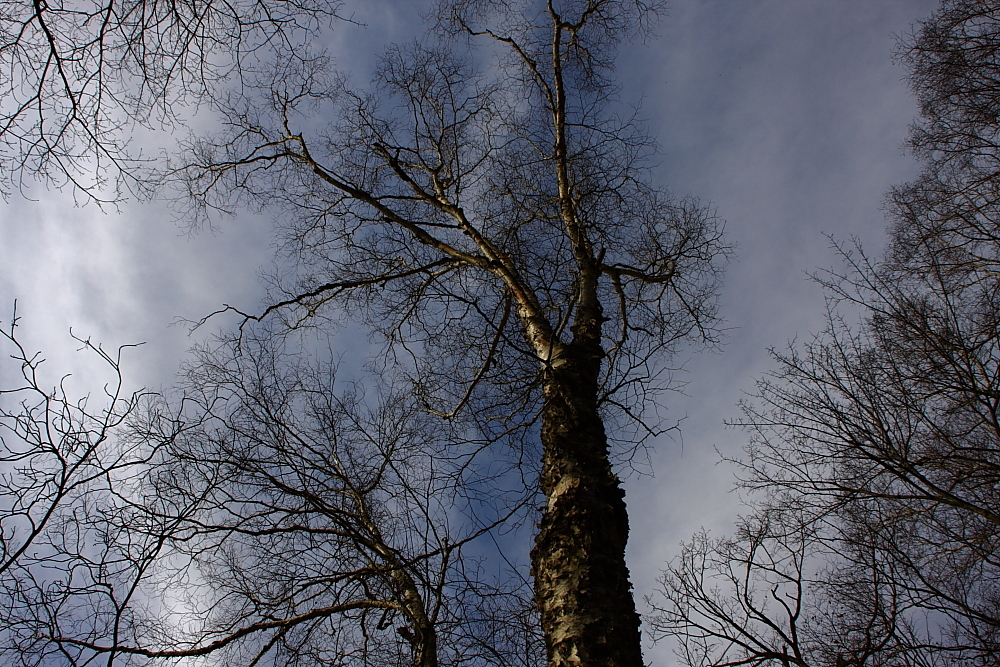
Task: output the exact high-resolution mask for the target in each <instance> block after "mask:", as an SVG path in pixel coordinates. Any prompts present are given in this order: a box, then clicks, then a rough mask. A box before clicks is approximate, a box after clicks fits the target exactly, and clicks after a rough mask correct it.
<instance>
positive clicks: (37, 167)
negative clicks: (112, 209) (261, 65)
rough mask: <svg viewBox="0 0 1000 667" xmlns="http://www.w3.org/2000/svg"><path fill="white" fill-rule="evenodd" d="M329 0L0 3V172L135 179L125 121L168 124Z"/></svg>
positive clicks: (309, 26) (51, 180)
mask: <svg viewBox="0 0 1000 667" xmlns="http://www.w3.org/2000/svg"><path fill="white" fill-rule="evenodd" d="M339 4H340V3H339V2H336V1H334V2H329V1H327V0H302V1H298V0H293V1H291V2H289V1H286V0H282V1H280V2H278V1H274V0H245V1H244V0H238V1H236V2H217V1H213V0H181V1H179V2H154V1H151V0H126V1H125V2H111V1H102V0H65V1H61V0H60V1H56V2H44V1H42V0H38V1H35V2H25V1H23V0H4V1H3V2H0V69H2V70H3V72H4V76H3V78H2V80H0V177H2V178H3V180H4V181H7V182H8V183H9V184H10V185H12V186H13V187H14V188H15V189H17V188H20V187H21V186H22V185H23V184H24V180H25V178H36V179H38V180H40V181H42V182H43V183H45V184H47V185H55V186H57V187H63V186H65V185H71V186H72V187H73V189H74V192H75V193H77V194H83V195H84V196H86V197H93V198H99V197H101V196H103V195H102V190H104V191H105V192H110V193H112V194H114V192H116V191H118V190H120V188H121V187H123V186H126V185H127V186H129V187H134V186H140V187H142V186H144V183H142V182H141V181H137V180H135V175H136V170H137V169H138V167H140V166H142V164H143V162H144V160H145V158H147V157H148V156H143V155H142V154H141V153H139V152H137V151H130V150H129V143H130V141H129V138H130V135H132V134H133V133H134V130H135V129H136V128H137V127H146V128H153V127H157V126H171V125H173V124H174V123H175V122H176V121H177V120H178V116H177V114H176V110H177V108H179V107H184V106H186V105H187V104H189V103H197V102H198V101H199V100H202V101H204V100H205V99H207V98H209V97H210V94H211V93H212V92H213V90H214V88H216V87H217V86H218V85H219V84H220V83H222V82H224V81H225V80H226V79H227V78H229V77H231V76H233V75H236V76H239V74H240V72H241V70H242V68H244V67H246V66H249V67H253V66H254V65H255V63H257V62H259V61H260V60H264V61H266V60H267V59H268V58H270V57H271V56H272V55H273V54H275V53H282V54H286V55H287V54H289V53H294V51H295V49H296V48H297V47H298V46H299V45H300V43H302V42H303V41H304V40H306V39H307V38H308V37H310V36H312V35H314V33H315V31H316V29H317V28H319V27H321V26H322V25H323V24H324V23H326V22H328V21H329V20H330V19H331V18H332V17H334V16H335V11H336V9H337V8H338V6H339ZM109 180H110V181H111V182H110V183H109ZM106 186H111V188H110V189H106ZM4 191H5V189H3V188H0V192H4Z"/></svg>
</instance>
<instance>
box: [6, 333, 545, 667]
mask: <svg viewBox="0 0 1000 667" xmlns="http://www.w3.org/2000/svg"><path fill="white" fill-rule="evenodd" d="M258 333H261V335H260V336H251V335H249V333H248V332H246V331H245V332H244V335H243V336H242V337H241V339H240V347H239V350H238V351H234V348H233V346H232V345H231V344H230V343H227V342H221V343H220V344H218V345H217V347H216V348H215V349H213V350H211V351H209V350H207V349H205V350H202V352H201V354H200V357H199V358H198V359H197V360H196V362H194V363H193V364H192V366H191V368H190V371H189V373H188V376H187V385H186V389H185V391H184V393H183V396H182V398H181V399H180V403H179V405H178V404H176V403H175V404H171V403H170V402H168V401H167V400H166V399H165V398H164V397H163V396H153V395H147V400H145V401H143V402H142V403H141V404H140V403H138V402H137V401H135V400H133V401H132V402H130V403H128V404H126V405H125V406H123V405H122V404H121V403H120V402H118V401H115V400H112V401H111V405H112V406H115V407H116V411H115V412H111V411H105V412H103V413H99V414H102V415H105V416H106V415H108V414H112V415H114V416H115V419H114V421H111V420H110V418H105V419H103V420H101V421H99V422H93V421H82V422H81V421H80V419H74V421H73V422H72V424H70V423H68V422H65V417H60V418H59V419H60V420H61V421H58V423H57V425H58V428H59V429H61V430H59V431H58V433H60V434H62V436H61V439H60V441H59V442H58V443H54V444H48V445H46V444H45V443H43V442H39V438H38V437H37V435H34V434H36V433H37V432H39V431H43V430H44V429H45V427H46V426H49V425H50V424H49V422H46V421H43V420H42V418H41V416H40V415H39V413H38V411H37V409H36V408H35V407H34V406H33V405H29V404H28V403H22V404H21V405H22V409H21V411H19V412H12V411H9V410H8V411H5V412H4V414H3V415H2V421H0V424H2V425H3V426H4V427H6V428H8V429H9V430H10V432H11V434H12V435H14V436H17V437H16V439H15V438H5V441H4V443H3V444H4V453H5V456H6V459H5V461H8V462H10V461H14V460H15V458H16V461H17V463H18V467H17V468H16V470H15V472H14V474H9V475H7V477H6V478H5V481H6V482H7V487H6V488H8V489H9V490H10V491H11V494H10V495H13V494H17V495H13V498H7V497H6V496H5V505H4V506H3V508H2V509H3V512H4V513H3V515H2V516H0V518H2V521H3V524H2V525H3V528H4V539H5V541H4V545H5V547H9V546H10V545H13V546H14V547H17V549H16V552H15V549H14V548H6V551H5V554H4V555H5V568H4V570H3V572H2V576H3V583H4V593H3V603H4V604H3V609H4V611H3V614H4V616H3V621H4V625H5V627H4V629H3V630H0V640H2V644H0V659H2V660H3V662H4V664H25V665H43V664H71V665H77V664H80V665H82V664H90V663H93V662H95V661H101V662H106V664H108V665H112V664H150V663H156V662H169V663H171V664H173V663H175V662H176V661H177V660H180V659H184V658H188V659H196V658H199V657H204V656H210V657H211V659H212V660H222V661H224V662H225V663H226V664H246V665H258V664H272V665H296V664H303V663H310V664H315V663H317V662H318V663H321V664H325V663H328V662H331V661H332V662H336V663H337V664H357V665H375V664H377V665H386V664H389V665H397V664H398V665H406V664H412V665H418V666H419V667H431V666H436V665H438V664H455V665H457V664H476V665H523V666H524V667H533V666H534V665H537V664H540V661H541V643H540V635H539V633H538V631H537V628H536V623H537V620H536V617H535V614H534V613H533V612H532V610H531V605H530V602H529V598H530V596H528V595H526V594H525V592H526V590H527V589H526V588H525V585H524V584H523V583H518V582H525V579H523V574H522V578H521V579H518V578H517V577H507V578H503V579H501V578H498V577H497V576H495V575H490V574H488V573H487V572H485V571H484V570H483V569H482V568H481V567H479V566H478V565H477V563H476V561H475V559H473V558H469V557H466V556H465V554H464V550H465V549H466V548H467V547H468V545H469V544H470V543H471V542H472V541H473V540H476V539H477V538H480V537H482V536H484V535H486V534H487V533H490V531H493V530H494V529H495V528H496V527H497V526H498V525H500V524H504V523H505V522H507V521H508V520H509V518H510V517H511V516H513V515H518V516H521V515H524V511H523V509H524V505H525V502H526V501H528V500H530V499H531V497H530V495H529V496H527V497H525V495H524V493H520V494H516V493H515V494H510V493H506V494H505V493H504V492H503V487H502V485H500V486H498V485H497V484H495V482H496V478H495V474H496V466H495V465H492V466H491V469H490V470H489V471H484V470H481V469H480V468H479V466H478V465H477V463H476V461H474V460H473V459H474V458H475V457H474V453H475V451H476V449H477V448H478V447H477V443H470V444H468V446H467V447H466V448H465V450H464V452H463V450H462V448H461V446H460V445H461V440H460V438H459V437H458V434H456V433H454V432H450V429H449V428H447V425H446V424H444V423H442V422H441V421H440V420H439V419H437V418H431V417H429V416H428V415H427V414H426V413H424V412H422V411H421V410H419V409H417V408H418V406H417V405H415V403H414V401H413V400H412V398H411V399H409V400H407V398H406V397H405V396H400V395H399V394H398V393H393V392H390V391H383V392H382V393H381V394H380V398H379V399H378V401H377V402H373V401H369V402H368V405H367V406H366V404H365V401H364V400H363V396H362V395H361V393H360V392H361V389H360V387H358V386H355V387H354V388H353V389H348V390H346V391H345V390H342V389H340V388H338V387H337V386H335V368H334V367H333V366H331V365H329V364H324V363H319V362H317V361H315V358H312V359H310V357H309V356H308V355H306V354H303V353H301V352H297V353H292V352H290V351H289V348H287V347H285V346H284V343H286V342H287V341H286V339H285V338H283V337H281V336H273V335H271V334H272V332H258ZM10 342H11V343H14V344H15V348H16V349H18V350H20V349H21V348H20V347H19V346H17V345H16V342H15V340H14V339H13V338H11V339H10ZM292 347H296V348H297V347H299V346H298V345H293V346H292ZM104 358H105V360H106V361H108V363H109V364H112V368H113V369H114V370H115V371H117V361H116V360H114V359H111V358H110V357H107V356H106V355H105V357H104ZM35 367H36V365H35V364H33V363H32V364H29V365H27V366H26V368H29V369H31V370H32V371H33V369H34V368H35ZM26 377H28V383H27V385H26V388H19V389H17V391H19V392H25V391H29V392H32V393H35V394H39V393H40V392H39V389H38V383H37V381H36V380H35V379H34V376H33V375H31V374H26ZM41 395H42V396H43V397H44V400H43V404H52V403H53V402H54V403H55V405H56V406H57V407H58V408H59V410H60V412H59V414H60V415H62V414H63V413H73V411H75V410H78V408H76V407H74V406H72V405H71V404H69V403H68V402H67V401H65V400H64V399H57V398H53V397H51V396H45V395H44V393H42V394H41ZM123 407H127V408H128V410H124V411H123ZM126 418H128V421H127V422H126V421H125V419H126ZM90 419H91V420H92V419H93V418H90ZM80 442H84V443H85V444H86V449H85V450H84V449H83V448H82V447H80V445H79V444H78V443H80ZM32 446H33V449H31V451H28V449H29V448H30V447H32ZM444 448H447V452H446V453H442V450H443V449H444ZM46 454H48V455H49V457H50V458H51V457H58V459H57V461H58V462H65V461H68V462H69V465H67V464H65V463H64V464H63V465H62V466H58V465H55V464H53V463H51V462H50V461H48V459H46V458H45V455H46ZM75 461H82V462H81V463H77V464H76V467H78V468H80V470H79V471H71V472H66V468H71V467H72V464H73V463H74V462H75ZM494 463H495V462H494ZM490 475H494V478H491V477H490ZM66 479H69V482H67V481H65V480H66ZM25 480H29V481H31V482H32V483H28V482H27V481H25ZM491 483H494V484H493V487H492V489H491V488H490V486H491ZM471 486H475V487H476V488H477V489H478V490H479V492H481V493H490V496H491V498H492V504H491V507H490V508H489V511H488V512H475V511H473V509H472V508H470V507H469V505H468V502H467V500H468V498H469V497H470V496H471V495H472V494H471V493H470V492H469V487H471ZM35 487H39V488H42V491H46V492H47V494H46V495H45V497H44V498H42V497H41V496H42V494H41V493H35V495H34V496H32V495H31V494H32V492H33V491H35ZM50 487H51V488H50ZM52 488H54V490H52ZM35 496H38V497H37V498H36V497H35ZM7 500H9V502H6V501H7ZM42 514H44V515H45V516H44V517H43V518H38V517H39V515H42ZM26 525H28V526H30V527H32V528H33V530H32V531H31V532H28V533H24V532H23V528H24V526H26Z"/></svg>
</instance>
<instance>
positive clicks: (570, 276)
mask: <svg viewBox="0 0 1000 667" xmlns="http://www.w3.org/2000/svg"><path fill="white" fill-rule="evenodd" d="M659 8H660V7H659V5H658V4H653V5H647V4H644V3H633V2H611V1H608V0H591V1H575V0H570V1H567V2H549V3H546V4H541V5H537V6H536V3H514V2H454V3H442V4H440V5H439V6H438V8H437V9H436V10H435V12H434V16H435V17H437V21H438V23H437V25H436V27H435V28H434V29H433V30H432V31H431V33H430V34H429V36H428V37H427V38H426V39H425V40H423V41H420V42H416V43H413V44H411V45H406V46H395V47H391V48H390V49H389V50H388V51H387V53H386V55H385V56H384V57H383V58H382V60H381V61H380V63H379V65H378V68H377V71H376V84H375V85H374V88H373V90H370V91H357V90H354V89H352V88H351V87H350V86H349V85H348V84H347V83H346V81H345V80H344V79H343V77H337V76H334V75H332V74H330V73H329V70H328V69H327V63H326V62H325V61H324V60H323V59H322V58H320V57H315V58H307V57H301V58H299V59H297V60H293V61H286V62H283V63H280V64H279V65H278V66H277V67H276V68H275V69H274V70H273V71H272V72H270V73H269V74H268V75H267V76H261V77H260V78H259V79H258V80H257V83H256V85H257V88H258V89H259V90H261V91H263V92H264V94H265V95H266V96H267V100H268V101H267V102H266V103H262V102H255V101H251V100H248V99H246V98H239V99H233V100H230V102H229V104H228V105H224V111H225V118H226V121H225V122H226V123H227V125H228V126H229V128H230V130H229V131H227V132H223V133H222V134H221V135H219V136H216V137H209V138H204V139H201V140H199V141H196V142H193V143H192V144H190V146H189V153H188V157H187V160H188V161H187V163H185V164H179V165H177V166H176V167H175V169H174V171H172V172H170V174H169V176H171V177H173V178H175V179H176V180H177V182H179V183H181V184H182V186H183V187H184V188H185V192H186V193H187V195H188V196H189V197H190V201H191V203H192V209H191V210H192V213H193V214H194V215H196V216H197V215H203V214H207V213H209V212H211V211H213V210H217V209H222V210H228V211H233V210H236V208H235V207H238V206H240V205H243V204H246V203H248V202H249V203H251V204H256V205H258V206H261V207H281V209H282V211H283V215H284V219H285V220H287V222H286V224H285V227H284V244H285V245H284V248H285V250H286V252H287V256H288V257H289V258H291V259H292V260H293V261H294V262H295V265H296V266H297V267H298V274H297V275H298V278H297V281H296V280H293V281H291V282H286V283H280V284H278V286H277V289H276V292H275V296H274V299H273V302H272V305H271V306H270V307H268V308H267V309H266V310H265V311H264V313H263V315H262V316H255V317H253V318H250V316H247V317H248V321H249V319H260V318H262V317H266V316H272V317H280V318H282V321H284V322H285V324H286V325H287V326H290V327H297V326H306V325H310V324H317V323H319V322H321V321H323V320H322V318H323V317H325V318H327V321H329V320H336V319H338V318H341V317H343V313H349V314H351V315H352V316H353V317H355V318H357V319H358V320H360V321H361V322H363V323H365V324H366V325H367V326H368V327H370V328H371V330H372V331H374V332H375V333H376V334H378V335H379V336H380V338H379V340H381V341H383V342H384V344H385V353H384V355H383V357H382V358H383V359H384V360H385V361H384V363H385V364H387V365H389V366H394V368H395V369H396V371H397V372H401V373H404V374H406V376H407V377H408V381H409V382H410V383H411V384H412V386H413V389H414V393H415V394H416V395H417V396H419V397H420V399H421V400H422V401H423V402H424V404H425V406H426V409H427V410H428V411H429V412H431V413H433V414H438V415H440V416H441V417H443V418H444V419H447V420H452V421H455V422H456V423H459V422H460V423H463V424H464V428H467V429H471V430H474V431H476V432H478V433H479V434H480V435H479V437H481V438H484V439H486V440H487V441H491V442H494V443H495V444H493V445H491V447H492V448H494V449H497V448H499V447H500V446H501V445H503V444H504V443H507V444H508V445H509V446H510V449H509V450H508V451H511V452H513V455H514V457H515V458H519V459H521V460H525V459H526V458H527V457H528V456H530V455H531V452H530V450H529V451H527V452H525V451H524V450H523V449H522V447H523V445H524V443H525V442H526V441H525V434H526V433H529V434H530V432H532V430H533V429H535V428H537V429H538V436H539V437H540V440H541V445H542V447H541V449H542V452H541V459H542V465H541V470H540V471H539V477H538V487H537V488H538V489H539V491H540V492H541V493H542V494H543V495H544V499H545V510H544V513H543V515H542V518H541V523H540V525H539V531H538V534H537V537H536V540H535V546H534V549H533V550H532V552H531V560H532V574H533V576H534V586H535V601H536V603H537V605H538V609H539V612H540V615H541V626H542V630H543V632H544V635H545V638H546V646H547V654H548V657H549V662H550V664H551V665H569V664H574V665H575V664H583V665H591V664H593V665H597V664H600V665H636V666H637V665H640V664H641V660H642V659H641V651H640V636H639V617H638V615H637V614H636V612H635V605H634V602H633V599H632V594H631V584H630V582H629V578H628V570H627V568H626V565H625V560H624V550H625V543H626V540H627V536H628V518H627V512H626V507H625V503H624V498H623V496H624V493H623V491H622V489H621V485H620V481H619V479H618V477H617V476H616V475H615V473H614V472H613V470H612V465H611V454H610V450H609V438H608V432H607V428H606V424H608V423H611V424H613V425H615V429H614V431H613V432H612V436H613V437H614V438H617V439H620V440H623V441H625V442H627V443H629V445H630V446H634V445H636V443H637V439H638V440H639V441H641V440H642V439H643V437H644V436H645V434H650V433H655V432H657V429H658V424H657V423H656V422H655V419H654V420H653V421H652V423H647V420H648V419H649V412H648V411H647V407H648V405H649V403H648V399H649V397H650V396H651V395H655V392H656V390H657V389H660V388H663V387H664V386H665V385H666V384H667V382H668V380H669V374H668V369H669V367H668V366H667V365H666V362H667V361H668V360H669V358H670V356H671V354H672V353H673V352H674V351H676V349H677V348H678V346H679V345H681V344H682V342H684V341H690V340H695V341H702V342H704V343H709V344H711V343H714V342H715V341H716V332H715V330H714V329H713V327H714V323H715V300H714V296H715V290H716V286H717V281H718V275H719V269H720V265H721V262H722V260H724V258H725V256H726V254H727V248H726V246H725V245H724V244H723V243H722V241H721V236H720V234H721V228H720V226H719V224H718V222H717V220H716V219H715V217H714V215H713V213H712V211H711V209H709V208H707V207H705V206H703V205H701V204H700V203H699V202H698V201H697V200H694V199H690V198H687V199H682V200H677V199H674V198H672V197H671V196H669V195H668V194H667V193H665V192H663V191H662V190H659V189H657V188H655V187H653V186H651V185H650V184H649V172H648V162H647V158H648V156H649V155H650V153H651V151H652V150H653V146H652V144H651V142H650V140H649V138H648V137H647V136H646V135H645V134H644V133H643V132H642V131H641V128H640V126H639V124H638V123H637V121H636V120H635V117H634V116H630V115H622V105H621V103H620V102H619V101H618V99H617V87H616V85H615V83H614V80H613V76H612V75H613V64H614V56H615V53H616V48H617V45H618V44H619V43H620V42H621V41H622V40H624V39H627V38H629V37H631V36H633V35H636V34H640V33H643V32H645V31H646V30H647V29H648V26H649V21H651V20H652V18H653V17H654V16H655V13H656V12H657V11H658V10H659ZM491 58H495V60H496V65H495V66H494V67H492V68H483V67H482V66H481V63H482V62H483V61H484V60H486V59H491ZM310 116H323V117H331V116H332V117H334V118H335V119H336V120H334V122H333V123H332V124H331V125H330V126H329V127H328V129H327V130H326V131H325V134H324V133H319V132H317V133H313V134H310V133H309V132H308V126H309V123H308V118H309V117H310ZM302 128H305V129H302ZM333 306H339V308H338V309H332V307H333ZM650 392H652V394H651V393H650ZM539 419H540V424H539V423H538V421H539ZM536 424H537V426H536ZM528 442H529V443H530V438H529V440H528ZM625 454H626V455H627V451H626V452H625ZM529 460H530V459H529ZM528 488H529V490H533V489H534V488H535V487H534V482H531V481H529V482H528Z"/></svg>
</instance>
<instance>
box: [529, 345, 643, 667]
mask: <svg viewBox="0 0 1000 667" xmlns="http://www.w3.org/2000/svg"><path fill="white" fill-rule="evenodd" d="M602 356H603V355H602V352H601V349H600V346H599V345H592V346H588V347H587V348H584V347H583V346H581V345H579V344H570V345H568V346H567V347H566V349H565V351H564V352H563V354H562V355H560V359H559V362H558V364H557V366H556V367H553V368H550V369H549V370H547V371H546V376H545V379H544V401H545V403H544V408H543V413H542V445H543V448H544V449H543V455H542V477H541V487H542V491H543V492H544V493H545V497H546V499H547V500H548V503H547V505H546V509H545V512H544V514H543V516H542V520H541V523H540V524H539V532H538V536H537V538H536V539H535V547H534V549H532V552H531V564H532V574H533V576H534V580H535V600H536V603H537V605H538V609H539V612H540V613H541V621H542V630H543V631H544V633H545V639H546V649H547V651H548V660H549V665H550V667H564V666H567V667H568V666H577V665H580V666H591V665H593V666H595V667H597V666H601V667H604V666H607V667H642V664H643V663H642V651H641V646H640V634H639V615H638V614H637V613H636V611H635V602H634V601H633V599H632V590H631V589H632V585H631V583H629V576H628V568H627V567H626V565H625V544H626V542H627V540H628V514H627V512H626V509H625V492H624V490H623V489H622V488H621V483H620V482H619V480H618V478H617V477H616V476H615V475H614V473H612V471H611V464H610V462H609V459H608V442H607V436H606V434H605V431H604V423H603V421H602V420H601V418H600V416H599V415H598V412H597V391H598V374H599V372H600V365H601V358H602Z"/></svg>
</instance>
